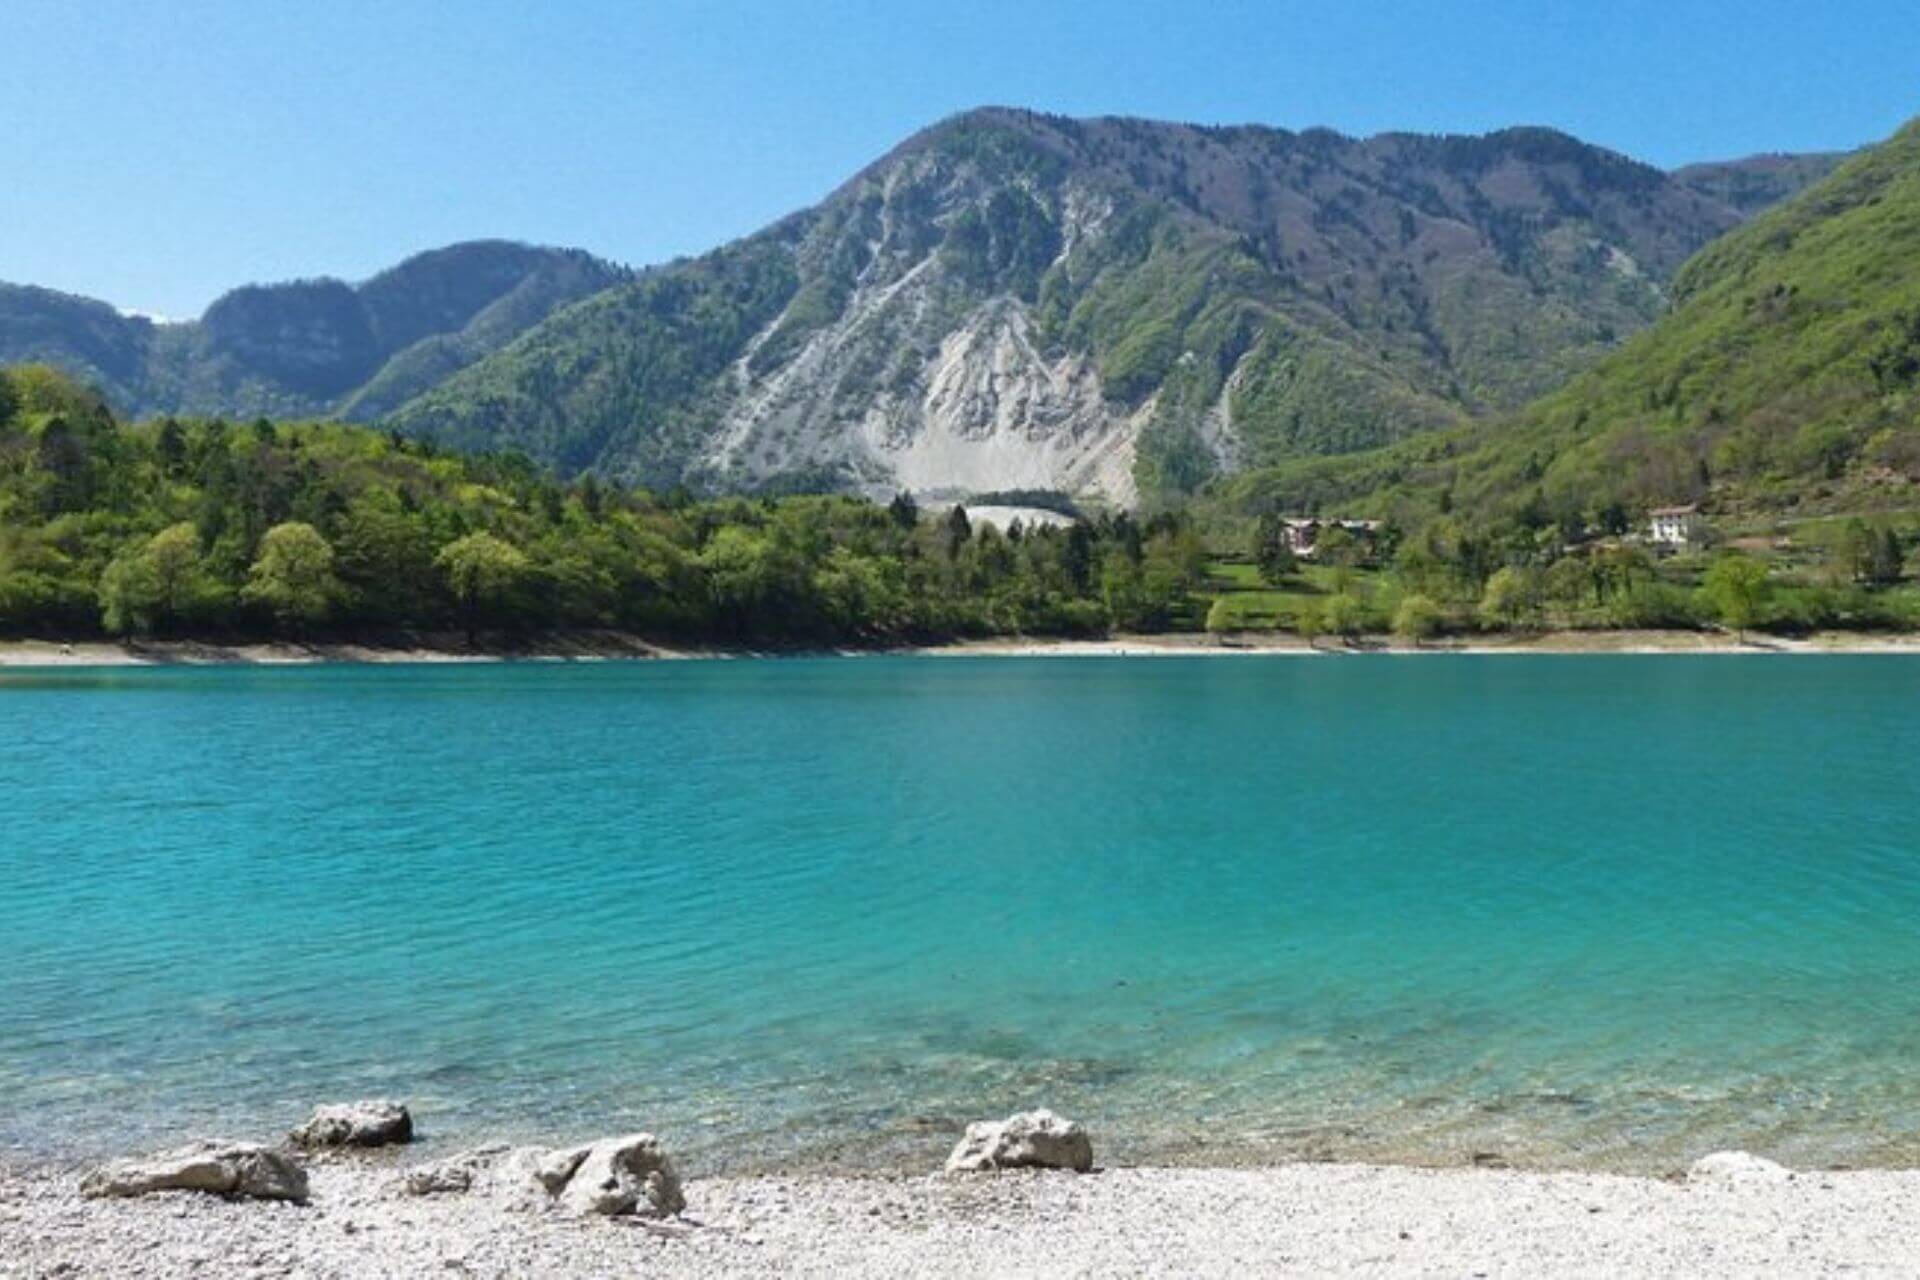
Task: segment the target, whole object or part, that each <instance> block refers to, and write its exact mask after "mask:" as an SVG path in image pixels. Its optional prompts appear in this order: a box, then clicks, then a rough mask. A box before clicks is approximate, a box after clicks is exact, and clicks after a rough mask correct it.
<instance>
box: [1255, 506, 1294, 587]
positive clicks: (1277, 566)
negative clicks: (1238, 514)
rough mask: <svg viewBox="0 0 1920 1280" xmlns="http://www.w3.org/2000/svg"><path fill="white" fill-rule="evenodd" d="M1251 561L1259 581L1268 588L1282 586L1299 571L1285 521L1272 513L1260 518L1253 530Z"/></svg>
mask: <svg viewBox="0 0 1920 1280" xmlns="http://www.w3.org/2000/svg"><path fill="white" fill-rule="evenodd" d="M1253 560H1254V564H1255V565H1256V566H1257V567H1258V568H1259V570H1260V578H1261V580H1262V581H1264V582H1265V583H1266V584H1267V585H1268V586H1270V587H1277V586H1280V585H1282V584H1283V583H1285V582H1286V581H1287V580H1288V579H1290V578H1292V577H1293V575H1294V574H1296V573H1298V572H1299V571H1300V558H1299V557H1298V556H1296V555H1295V554H1294V553H1293V543H1292V541H1291V540H1290V539H1289V537H1288V535H1287V522H1286V520H1284V519H1283V518H1281V517H1280V516H1278V515H1274V514H1272V513H1269V514H1267V515H1263V516H1261V517H1260V523H1259V525H1258V526H1257V527H1256V528H1255V530H1254V546H1253Z"/></svg>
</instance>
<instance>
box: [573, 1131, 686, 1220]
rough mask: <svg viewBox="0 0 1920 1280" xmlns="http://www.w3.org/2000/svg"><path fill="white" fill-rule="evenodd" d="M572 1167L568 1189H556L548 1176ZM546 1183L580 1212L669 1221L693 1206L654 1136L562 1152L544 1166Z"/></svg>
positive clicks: (631, 1136)
mask: <svg viewBox="0 0 1920 1280" xmlns="http://www.w3.org/2000/svg"><path fill="white" fill-rule="evenodd" d="M576 1156H577V1157H578V1158H577V1159H576V1158H575V1157H576ZM569 1165H570V1166H571V1168H570V1169H568V1172H567V1174H566V1176H565V1177H564V1178H563V1179H561V1183H562V1185H561V1186H560V1188H559V1190H557V1191H554V1189H553V1183H552V1182H551V1181H549V1178H548V1174H549V1173H557V1172H558V1171H559V1170H560V1169H562V1168H567V1166H569ZM540 1180H541V1182H542V1183H544V1184H545V1185H546V1186H547V1188H548V1190H549V1191H552V1192H553V1195H554V1198H555V1199H556V1200H557V1201H558V1202H559V1203H560V1204H561V1205H562V1206H564V1207H565V1208H568V1209H571V1210H572V1211H573V1212H575V1213H599V1214H628V1213H636V1214H639V1215H640V1216H641V1217H646V1218H667V1217H672V1216H673V1215H674V1214H677V1213H679V1212H680V1211H681V1210H682V1209H684V1208H686V1207H687V1198H686V1196H685V1195H684V1194H683V1193H682V1192H681V1190H680V1178H679V1176H678V1175H677V1174H676V1173H675V1172H674V1170H673V1164H672V1162H671V1161H669V1160H668V1159H667V1155H666V1152H664V1151H662V1150H661V1149H660V1141H659V1139H657V1138H655V1137H654V1136H653V1135H652V1134H650V1133H635V1134H629V1135H627V1136H626V1137H624V1138H606V1139H603V1140H601V1141H599V1142H596V1143H593V1144H592V1145H591V1146H588V1147H585V1148H575V1149H574V1150H571V1151H564V1152H558V1153H556V1155H555V1157H553V1158H552V1159H551V1161H550V1162H549V1163H546V1164H543V1165H542V1166H541V1174H540Z"/></svg>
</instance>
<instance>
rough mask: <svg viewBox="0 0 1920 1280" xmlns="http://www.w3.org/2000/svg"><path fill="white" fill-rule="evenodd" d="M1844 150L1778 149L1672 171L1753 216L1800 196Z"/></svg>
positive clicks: (1829, 169)
mask: <svg viewBox="0 0 1920 1280" xmlns="http://www.w3.org/2000/svg"><path fill="white" fill-rule="evenodd" d="M1846 158H1847V153H1846V152H1842V151H1812V152H1807V153H1805V154H1801V155H1786V154H1782V153H1779V152H1773V153H1769V154H1767V155H1759V156H1748V157H1747V158H1745V159H1744V160H1721V161H1714V162H1711V163H1708V164H1690V165H1687V166H1686V167H1684V168H1680V169H1675V170H1674V171H1673V177H1674V181H1676V182H1678V183H1680V184H1681V185H1683V186H1686V187H1691V188H1692V189H1693V190H1695V191H1698V192H1699V193H1700V194H1702V195H1704V196H1707V197H1709V198H1711V199H1714V200H1717V201H1719V202H1720V203H1721V204H1724V205H1726V206H1727V207H1728V208H1730V209H1733V210H1736V211H1737V212H1739V213H1742V214H1746V215H1749V216H1751V215H1752V214H1756V213H1759V212H1760V211H1761V210H1762V209H1765V208H1767V207H1769V206H1770V205H1776V204H1779V203H1780V202H1781V201H1782V200H1785V199H1787V198H1788V197H1789V196H1795V195H1798V194H1799V193H1800V192H1802V191H1804V190H1805V189H1806V188H1808V187H1810V186H1812V185H1813V184H1814V183H1816V182H1818V181H1820V180H1821V179H1822V178H1824V177H1826V176H1827V175H1828V174H1830V173H1832V172H1833V171H1834V170H1835V169H1836V168H1838V167H1839V166H1840V163H1841V162H1842V161H1844V160H1845V159H1846Z"/></svg>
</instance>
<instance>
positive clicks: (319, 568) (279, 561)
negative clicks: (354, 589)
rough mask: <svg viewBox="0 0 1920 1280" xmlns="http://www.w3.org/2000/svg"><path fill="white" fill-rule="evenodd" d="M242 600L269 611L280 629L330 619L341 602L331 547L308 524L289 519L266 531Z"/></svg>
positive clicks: (338, 581)
mask: <svg viewBox="0 0 1920 1280" xmlns="http://www.w3.org/2000/svg"><path fill="white" fill-rule="evenodd" d="M240 594H241V597H242V598H243V599H244V600H246V601H247V602H248V603H250V604H257V605H262V606H264V607H266V608H267V609H270V610H271V611H272V612H273V616H274V618H275V620H276V621H277V622H279V624H280V625H281V626H282V627H285V628H287V629H289V630H293V631H299V630H302V629H304V628H305V627H307V626H309V625H311V624H312V623H315V622H318V621H320V620H321V619H322V618H324V617H326V616H327V613H328V612H329V611H330V610H331V609H332V608H333V605H334V602H335V601H336V600H338V599H339V598H340V580H339V579H338V578H336V577H335V576H334V572H333V548H332V547H330V546H328V545H327V540H326V539H325V538H323V537H321V536H320V531H319V530H318V529H315V528H314V527H313V526H312V525H310V524H301V523H299V522H297V521H289V522H287V523H286V524H277V525H275V526H274V527H273V528H271V529H269V530H267V532H266V535H265V536H264V537H262V538H261V539H260V552H259V554H258V555H256V556H255V557H254V560H253V567H252V568H251V569H250V570H248V572H247V585H246V586H245V587H244V588H242V590H241V592H240Z"/></svg>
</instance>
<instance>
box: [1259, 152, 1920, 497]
mask: <svg viewBox="0 0 1920 1280" xmlns="http://www.w3.org/2000/svg"><path fill="white" fill-rule="evenodd" d="M1672 292H1673V296H1674V300H1675V303H1674V308H1673V310H1672V312H1671V313H1670V314H1669V315H1667V316H1666V317H1664V318H1663V319H1662V320H1660V322H1659V323H1658V324H1656V325H1655V326H1654V327H1653V328H1652V329H1650V330H1649V331H1648V332H1646V333H1644V334H1642V335H1640V336H1639V337H1638V338H1635V339H1634V340H1632V341H1631V342H1629V343H1628V344H1626V346H1625V347H1624V348H1623V349H1622V350H1621V351H1619V352H1618V353H1616V354H1615V355H1613V356H1611V357H1609V358H1608V359H1606V360H1604V361H1602V362H1601V363H1600V364H1599V365H1597V366H1596V367H1595V368H1594V369H1592V370H1591V371H1589V372H1588V373H1586V374H1584V375H1582V376H1580V377H1578V378H1576V379H1574V380H1573V381H1572V382H1571V383H1569V384H1568V385H1567V386H1566V387H1565V388H1563V389H1561V390H1560V391H1558V392H1556V393H1554V394H1552V395H1550V396H1548V397H1546V398H1544V399H1542V400H1540V401H1539V402H1537V403H1536V404H1534V405H1532V406H1530V407H1528V408H1527V409H1526V410H1525V411H1524V412H1522V413H1520V414H1518V415H1515V416H1514V417H1512V418H1510V419H1506V420H1501V421H1498V422H1495V423H1491V424H1487V425H1484V426H1477V427H1473V428H1469V429H1466V430H1464V431H1457V432H1450V433H1445V434H1442V435H1440V436H1435V437H1432V438H1429V439H1426V440H1421V441H1414V442H1408V443H1405V444H1402V445H1399V446H1396V447H1392V448H1388V449H1383V450H1379V451H1376V452H1373V453H1370V454H1365V455H1358V456H1355V457H1351V458H1345V459H1338V460H1323V461H1321V462H1317V463H1306V464H1300V463H1295V464H1287V465H1283V466H1280V467H1276V468H1272V469H1268V470H1264V471H1260V472H1256V473H1249V474H1247V475H1243V476H1239V477H1236V478H1235V479H1234V480H1233V481H1231V482H1230V483H1229V484H1228V485H1227V486H1226V487H1225V496H1226V498H1227V500H1228V502H1229V503H1230V504H1231V505H1233V506H1235V507H1237V508H1239V509H1241V510H1246V511H1255V510H1268V509H1276V510H1277V509H1298V508H1302V507H1315V506H1318V507H1324V508H1332V507H1335V506H1339V507H1353V508H1356V509H1366V510H1372V511H1375V512H1377V513H1380V514H1393V515H1395V516H1396V517H1398V518H1400V519H1401V520H1402V521H1403V522H1404V523H1406V524H1408V525H1412V524H1414V523H1418V522H1420V521H1421V520H1423V519H1424V518H1426V517H1428V516H1431V515H1432V514H1434V513H1436V512H1437V511H1440V510H1444V509H1448V508H1451V509H1453V510H1456V511H1462V512H1470V513H1473V514H1474V515H1475V516H1476V517H1479V518H1490V517H1493V516H1496V515H1497V514H1499V513H1501V512H1503V511H1504V512H1508V513H1514V512H1519V513H1521V514H1524V515H1527V516H1529V517H1532V518H1548V519H1562V520H1565V519H1573V518H1577V517H1579V516H1581V515H1582V514H1583V513H1584V514H1587V515H1591V514H1592V513H1594V512H1596V511H1598V510H1599V509H1601V508H1602V507H1604V506H1606V505H1608V504H1611V503H1619V504H1621V505H1623V506H1625V507H1627V508H1645V507H1647V506H1652V505H1657V504H1661V503H1671V502H1685V501H1700V502H1704V503H1706V504H1707V505H1708V509H1709V511H1710V513H1711V514H1714V515H1716V516H1720V517H1723V518H1724V517H1736V518H1748V519H1766V518H1768V517H1773V516H1778V515H1780V514H1783V513H1789V512H1791V513H1800V514H1824V513H1834V512H1854V511H1871V510H1890V509H1896V508H1910V507H1912V506H1914V505H1915V504H1916V502H1917V501H1920V487H1916V486H1920V121H1916V122H1914V123H1911V124H1909V125H1907V126H1906V127H1905V128H1903V129H1902V130H1900V131H1899V132H1898V133H1897V134H1895V135H1894V136H1893V137H1892V138H1891V139H1889V140H1888V141H1887V142H1885V143H1883V144H1881V145H1880V146H1877V147H1874V148H1872V149H1870V150H1867V151H1864V152H1861V153H1858V154H1856V155H1855V156H1853V157H1852V158H1850V159H1847V160H1846V161H1845V162H1844V163H1842V164H1841V165H1840V166H1839V167H1838V168H1836V169H1834V170H1833V172H1832V173H1831V174H1830V175H1829V176H1828V177H1826V178H1825V179H1823V180H1821V181H1819V182H1817V183H1815V184H1814V185H1813V186H1811V187H1809V188H1807V189H1806V190H1805V191H1803V192H1801V193H1800V194H1799V195H1798V196H1796V197H1794V198H1793V199H1791V200H1789V201H1788V202H1787V203H1785V204H1782V205H1779V206H1777V207H1775V208H1773V209H1770V210H1768V211H1767V212H1765V213H1762V214H1761V215H1759V216H1758V217H1756V218H1754V219H1753V220H1752V221H1751V222H1749V223H1748V224H1746V225H1745V226H1743V227H1741V228H1739V229H1738V230H1735V231H1733V232H1731V233H1730V234H1728V235H1727V236H1725V237H1723V238H1721V239H1719V240H1717V241H1715V242H1714V243H1713V244H1711V245H1709V246H1707V247H1706V248H1705V249H1703V250H1702V251H1701V252H1700V253H1699V254H1698V255H1696V256H1695V257H1694V258H1693V259H1691V260H1690V261H1689V262H1687V263H1686V264H1685V266H1683V267H1682V268H1681V269H1680V271H1679V272H1678V273H1677V274H1676V275H1675V277H1674V281H1673V286H1672Z"/></svg>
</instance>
